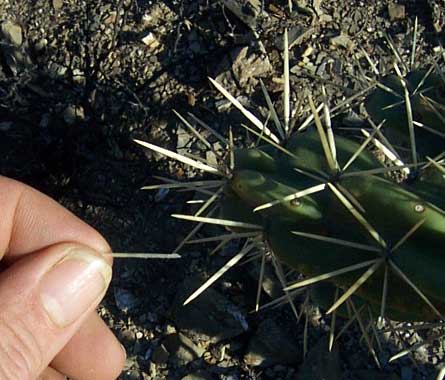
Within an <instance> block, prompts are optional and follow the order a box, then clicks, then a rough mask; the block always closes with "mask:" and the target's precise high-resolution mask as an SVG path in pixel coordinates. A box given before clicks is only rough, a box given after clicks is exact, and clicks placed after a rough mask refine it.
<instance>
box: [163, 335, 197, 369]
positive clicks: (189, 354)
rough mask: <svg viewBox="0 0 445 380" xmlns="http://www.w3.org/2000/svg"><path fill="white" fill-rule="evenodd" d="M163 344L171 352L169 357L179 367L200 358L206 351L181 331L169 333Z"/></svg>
mask: <svg viewBox="0 0 445 380" xmlns="http://www.w3.org/2000/svg"><path fill="white" fill-rule="evenodd" d="M163 346H164V347H165V348H166V350H167V351H168V352H169V354H170V357H169V359H170V360H171V361H172V362H173V364H174V365H176V366H177V367H181V366H184V365H187V364H188V363H190V362H192V361H193V360H195V359H198V358H200V357H201V356H202V354H203V353H204V351H205V350H204V349H203V348H201V347H198V346H197V345H196V344H195V343H193V342H192V341H191V339H189V338H187V337H186V336H185V335H184V334H181V333H176V334H170V335H167V337H166V338H165V339H164V341H163Z"/></svg>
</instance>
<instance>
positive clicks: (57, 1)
mask: <svg viewBox="0 0 445 380" xmlns="http://www.w3.org/2000/svg"><path fill="white" fill-rule="evenodd" d="M52 3H53V8H54V10H55V11H56V12H58V11H60V10H61V9H62V7H63V0H53V1H52Z"/></svg>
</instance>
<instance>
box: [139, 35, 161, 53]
mask: <svg viewBox="0 0 445 380" xmlns="http://www.w3.org/2000/svg"><path fill="white" fill-rule="evenodd" d="M142 42H143V43H144V44H145V45H147V46H148V47H149V48H150V49H151V50H155V49H156V48H158V47H159V45H160V44H161V43H160V42H159V40H158V39H157V38H156V36H155V35H154V34H153V33H151V32H150V33H148V34H147V35H146V36H145V37H144V38H142Z"/></svg>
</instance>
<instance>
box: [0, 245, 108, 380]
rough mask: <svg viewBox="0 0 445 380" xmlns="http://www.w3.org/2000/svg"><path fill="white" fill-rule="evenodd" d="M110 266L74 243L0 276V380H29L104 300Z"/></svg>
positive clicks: (30, 259)
mask: <svg viewBox="0 0 445 380" xmlns="http://www.w3.org/2000/svg"><path fill="white" fill-rule="evenodd" d="M110 280H111V267H110V266H109V265H108V264H107V262H106V261H105V260H104V259H103V257H101V255H100V254H99V253H97V252H96V251H94V250H92V249H91V248H87V247H85V246H82V245H79V244H74V243H62V244H57V245H54V246H51V247H49V248H45V249H42V250H41V251H39V252H37V253H35V254H32V255H29V256H26V257H24V258H23V259H21V260H20V261H18V262H16V263H14V264H13V265H12V266H11V267H9V268H8V269H7V270H6V271H4V272H2V273H1V274H0V337H1V338H0V379H5V380H13V379H14V380H15V379H20V380H34V379H35V378H36V377H37V376H38V375H39V374H40V373H41V372H42V371H43V369H44V368H46V367H47V366H48V364H49V363H50V361H51V360H52V359H53V358H54V356H55V355H56V354H57V353H58V352H59V351H60V350H61V349H62V348H63V347H64V346H65V345H66V343H68V341H69V340H70V338H71V337H72V336H73V335H74V333H75V332H76V330H77V329H78V328H79V327H80V325H81V324H82V322H83V321H84V320H85V319H86V318H87V316H88V314H89V313H90V312H91V311H92V310H94V308H95V307H96V306H97V305H98V303H99V302H100V300H101V299H102V297H103V296H104V294H105V292H106V289H107V287H108V284H109V283H110Z"/></svg>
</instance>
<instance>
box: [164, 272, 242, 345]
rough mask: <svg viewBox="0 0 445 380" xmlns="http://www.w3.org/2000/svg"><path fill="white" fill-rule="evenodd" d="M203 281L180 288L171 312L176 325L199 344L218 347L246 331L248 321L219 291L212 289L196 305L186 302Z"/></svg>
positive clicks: (193, 279)
mask: <svg viewBox="0 0 445 380" xmlns="http://www.w3.org/2000/svg"><path fill="white" fill-rule="evenodd" d="M203 281H204V280H203V279H202V278H201V277H195V278H188V279H186V280H185V281H184V282H183V283H182V284H179V285H178V290H179V291H178V294H177V296H176V299H175V301H174V303H173V306H172V309H171V311H170V316H171V318H172V320H173V322H174V323H175V325H176V326H177V327H178V328H179V329H180V330H181V331H184V332H186V333H187V335H188V336H191V337H192V338H193V339H194V340H196V341H201V340H202V341H210V342H211V343H218V342H220V341H221V340H223V339H229V338H233V337H235V336H238V335H240V334H242V333H243V332H244V331H245V329H246V327H247V326H246V321H245V319H243V318H240V315H241V316H242V313H241V312H240V311H239V310H238V308H237V307H236V306H235V305H233V304H232V303H231V302H229V300H227V298H226V297H224V296H223V295H222V294H221V293H219V292H217V291H216V290H215V289H212V288H209V289H207V290H206V291H205V292H204V293H203V294H201V295H200V296H199V297H198V298H197V299H195V300H193V302H191V303H189V304H188V305H186V306H183V303H184V300H186V299H187V298H188V296H190V294H192V292H193V291H195V290H196V289H197V288H198V287H199V286H200V285H201V284H202V283H203Z"/></svg>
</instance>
